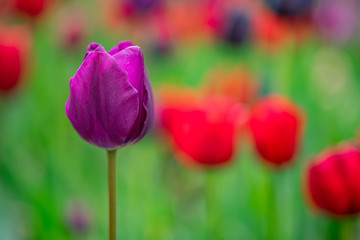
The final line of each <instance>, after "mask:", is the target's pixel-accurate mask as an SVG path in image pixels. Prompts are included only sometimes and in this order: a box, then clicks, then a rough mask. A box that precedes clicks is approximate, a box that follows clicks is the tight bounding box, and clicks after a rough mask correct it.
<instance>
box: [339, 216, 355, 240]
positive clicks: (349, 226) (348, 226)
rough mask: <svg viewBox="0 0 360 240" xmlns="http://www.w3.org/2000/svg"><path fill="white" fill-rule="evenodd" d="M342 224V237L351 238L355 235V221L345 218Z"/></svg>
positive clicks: (342, 238) (344, 239)
mask: <svg viewBox="0 0 360 240" xmlns="http://www.w3.org/2000/svg"><path fill="white" fill-rule="evenodd" d="M340 224H341V226H340V239H341V240H351V239H352V236H353V222H352V221H351V219H345V220H343V221H341V222H340Z"/></svg>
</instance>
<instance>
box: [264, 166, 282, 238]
mask: <svg viewBox="0 0 360 240" xmlns="http://www.w3.org/2000/svg"><path fill="white" fill-rule="evenodd" d="M275 174H276V173H273V172H270V176H269V180H270V181H269V183H270V185H269V198H268V201H269V202H268V211H269V212H268V216H269V217H268V236H267V239H269V240H275V239H278V238H279V226H278V223H279V222H278V199H277V191H278V189H277V188H278V187H279V186H278V185H279V184H278V181H277V179H276V177H277V176H275Z"/></svg>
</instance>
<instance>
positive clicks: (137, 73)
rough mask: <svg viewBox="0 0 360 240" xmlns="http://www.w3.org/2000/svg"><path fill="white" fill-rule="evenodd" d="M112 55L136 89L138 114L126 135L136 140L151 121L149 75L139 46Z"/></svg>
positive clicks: (133, 140)
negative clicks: (131, 128) (132, 126)
mask: <svg viewBox="0 0 360 240" xmlns="http://www.w3.org/2000/svg"><path fill="white" fill-rule="evenodd" d="M113 57H114V58H115V60H116V61H117V62H118V64H119V65H120V67H121V68H122V69H123V70H125V71H126V72H127V73H128V74H129V81H130V83H131V84H132V86H133V87H134V88H135V89H136V90H137V91H138V96H139V103H140V106H139V109H140V110H139V116H138V118H137V122H136V123H135V124H134V128H133V131H131V133H130V135H129V136H128V141H131V142H136V141H138V140H139V139H141V138H142V137H143V134H144V135H145V133H146V131H147V129H148V128H149V125H150V122H151V121H150V119H149V117H147V116H152V111H153V110H152V105H153V104H152V95H151V92H152V91H151V87H150V80H149V76H148V74H147V72H146V69H145V66H144V58H143V54H142V51H141V49H140V47H138V46H133V47H128V48H126V49H124V50H122V51H121V52H119V53H117V54H115V55H114V56H113ZM149 103H150V104H149ZM145 121H146V122H145ZM144 122H145V124H144ZM141 126H143V127H141ZM143 129H144V131H143ZM142 133H143V134H142Z"/></svg>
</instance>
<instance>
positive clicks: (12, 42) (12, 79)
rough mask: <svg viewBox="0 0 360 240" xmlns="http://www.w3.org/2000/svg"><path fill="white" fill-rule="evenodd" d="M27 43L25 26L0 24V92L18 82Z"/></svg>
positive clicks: (21, 72) (28, 42) (22, 68)
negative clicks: (4, 25)
mask: <svg viewBox="0 0 360 240" xmlns="http://www.w3.org/2000/svg"><path fill="white" fill-rule="evenodd" d="M29 44H30V41H29V32H28V31H27V30H26V29H25V28H23V27H1V26H0V92H9V91H10V90H12V89H13V88H15V87H16V86H17V85H18V84H19V81H20V80H21V77H22V75H23V72H24V63H25V60H26V59H25V58H26V55H27V52H28V50H29Z"/></svg>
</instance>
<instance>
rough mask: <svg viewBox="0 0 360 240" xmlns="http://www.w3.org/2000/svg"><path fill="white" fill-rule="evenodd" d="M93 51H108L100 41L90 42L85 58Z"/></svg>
mask: <svg viewBox="0 0 360 240" xmlns="http://www.w3.org/2000/svg"><path fill="white" fill-rule="evenodd" d="M92 52H99V53H106V50H105V49H104V47H103V46H101V45H100V44H98V43H90V44H89V46H88V47H87V49H86V52H85V57H84V59H85V58H86V57H87V56H88V55H89V54H90V53H92Z"/></svg>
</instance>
